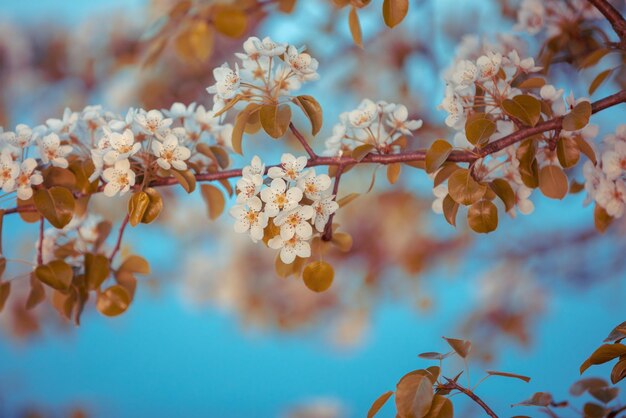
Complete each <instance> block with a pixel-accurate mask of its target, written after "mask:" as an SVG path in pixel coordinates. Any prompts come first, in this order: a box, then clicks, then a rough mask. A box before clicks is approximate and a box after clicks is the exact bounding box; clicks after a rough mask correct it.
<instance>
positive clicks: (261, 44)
mask: <svg viewBox="0 0 626 418" xmlns="http://www.w3.org/2000/svg"><path fill="white" fill-rule="evenodd" d="M252 42H253V43H254V44H255V47H256V49H257V51H258V53H259V54H261V55H265V56H268V57H275V56H278V55H282V54H284V53H285V51H286V50H287V44H284V43H278V42H274V41H272V39H271V38H270V37H269V36H266V37H265V38H263V40H262V41H260V40H259V39H258V38H257V39H254V40H253V41H252Z"/></svg>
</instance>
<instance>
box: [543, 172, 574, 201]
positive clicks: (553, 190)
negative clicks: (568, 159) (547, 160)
mask: <svg viewBox="0 0 626 418" xmlns="http://www.w3.org/2000/svg"><path fill="white" fill-rule="evenodd" d="M539 189H540V190H541V192H542V193H543V195H544V196H546V197H549V198H551V199H563V198H564V197H565V195H567V190H568V189H569V183H568V180H567V176H566V175H565V173H564V172H563V169H562V168H560V167H557V166H555V165H548V166H545V167H543V168H542V169H541V170H540V171H539Z"/></svg>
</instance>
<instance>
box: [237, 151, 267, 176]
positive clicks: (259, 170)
mask: <svg viewBox="0 0 626 418" xmlns="http://www.w3.org/2000/svg"><path fill="white" fill-rule="evenodd" d="M263 173H265V164H264V163H263V161H261V159H260V158H259V156H258V155H255V156H254V157H252V161H251V162H250V165H247V166H245V167H244V168H243V169H242V170H241V174H242V175H243V177H251V176H255V175H258V176H261V175H263Z"/></svg>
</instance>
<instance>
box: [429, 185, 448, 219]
mask: <svg viewBox="0 0 626 418" xmlns="http://www.w3.org/2000/svg"><path fill="white" fill-rule="evenodd" d="M433 194H434V195H435V197H436V199H435V200H434V201H433V203H432V210H433V212H435V213H438V214H441V213H443V199H445V197H446V196H447V195H448V185H447V184H440V185H438V186H437V187H435V188H433Z"/></svg>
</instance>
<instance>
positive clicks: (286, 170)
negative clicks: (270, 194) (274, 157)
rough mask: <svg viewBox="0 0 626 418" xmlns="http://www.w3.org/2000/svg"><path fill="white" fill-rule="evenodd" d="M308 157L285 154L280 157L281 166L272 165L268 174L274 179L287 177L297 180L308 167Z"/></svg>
mask: <svg viewBox="0 0 626 418" xmlns="http://www.w3.org/2000/svg"><path fill="white" fill-rule="evenodd" d="M306 164H307V159H306V157H298V158H296V157H294V156H293V155H292V154H288V153H286V154H283V155H282V156H281V157H280V167H270V169H269V170H268V172H267V174H268V176H270V177H271V178H273V179H279V178H283V179H287V180H291V181H297V180H298V179H299V178H300V176H301V173H302V170H304V168H305V167H306Z"/></svg>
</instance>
